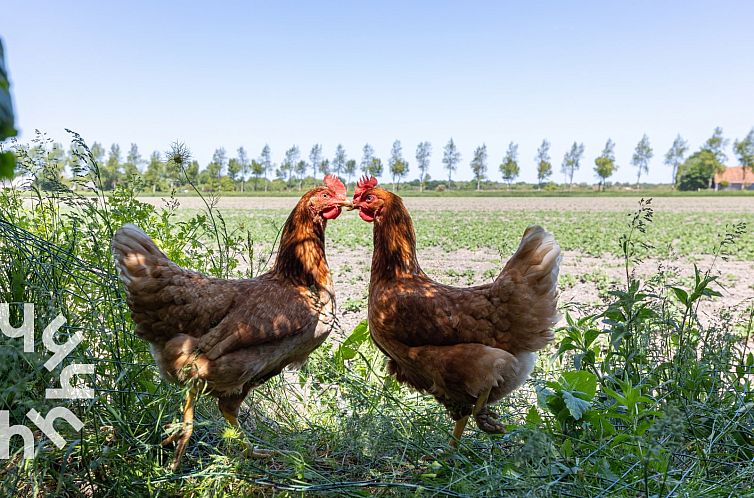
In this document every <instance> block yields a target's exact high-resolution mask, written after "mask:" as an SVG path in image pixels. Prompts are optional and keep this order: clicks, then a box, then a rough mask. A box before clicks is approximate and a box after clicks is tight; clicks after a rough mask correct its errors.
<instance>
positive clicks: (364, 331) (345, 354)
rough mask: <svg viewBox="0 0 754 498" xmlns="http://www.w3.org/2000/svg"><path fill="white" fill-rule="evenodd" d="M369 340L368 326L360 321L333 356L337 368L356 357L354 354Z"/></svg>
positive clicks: (365, 322)
mask: <svg viewBox="0 0 754 498" xmlns="http://www.w3.org/2000/svg"><path fill="white" fill-rule="evenodd" d="M367 339H369V325H368V324H367V321H366V320H362V321H361V323H359V324H358V325H357V326H356V327H355V328H354V329H353V332H351V335H349V336H348V337H347V338H346V340H345V341H343V342H342V343H341V344H340V346H339V347H338V349H337V350H335V354H334V355H333V359H334V360H335V362H336V363H337V364H338V365H339V366H341V367H342V366H343V365H344V362H345V361H346V360H352V359H354V358H355V357H356V352H357V351H358V349H359V347H360V346H361V345H362V344H364V342H365V341H367Z"/></svg>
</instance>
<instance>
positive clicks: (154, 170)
mask: <svg viewBox="0 0 754 498" xmlns="http://www.w3.org/2000/svg"><path fill="white" fill-rule="evenodd" d="M164 177H165V167H164V164H163V163H162V161H161V160H160V153H159V152H157V151H154V152H152V155H151V156H149V162H147V169H146V171H145V172H144V180H145V181H146V182H147V184H149V185H151V186H152V192H153V193H154V192H157V189H159V190H160V191H162V189H163V188H164V185H163V179H164Z"/></svg>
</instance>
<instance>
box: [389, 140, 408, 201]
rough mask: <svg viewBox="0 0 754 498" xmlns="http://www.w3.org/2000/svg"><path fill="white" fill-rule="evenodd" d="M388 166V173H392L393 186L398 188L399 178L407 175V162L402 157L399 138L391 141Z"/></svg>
mask: <svg viewBox="0 0 754 498" xmlns="http://www.w3.org/2000/svg"><path fill="white" fill-rule="evenodd" d="M388 167H389V168H390V173H391V174H392V175H393V188H394V189H395V190H398V188H399V185H400V182H401V179H402V178H404V177H405V176H406V175H408V163H407V162H406V160H405V159H403V147H402V146H401V141H400V140H396V141H395V142H393V147H392V149H391V150H390V159H389V160H388ZM396 179H397V182H396Z"/></svg>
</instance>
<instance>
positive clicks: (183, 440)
mask: <svg viewBox="0 0 754 498" xmlns="http://www.w3.org/2000/svg"><path fill="white" fill-rule="evenodd" d="M196 397H197V393H196V389H195V388H192V389H189V391H188V393H187V394H186V404H185V405H184V407H183V424H182V425H181V429H180V430H178V431H176V432H175V433H173V434H171V435H170V436H168V437H166V438H165V439H164V440H163V441H162V443H161V444H162V446H167V445H168V444H170V443H173V442H175V441H178V446H177V447H176V449H175V456H174V457H173V463H172V464H171V465H170V470H172V471H173V472H175V471H176V470H178V466H179V465H180V464H181V457H182V456H183V452H184V451H186V445H187V444H188V442H189V439H191V434H192V433H193V432H194V404H195V403H196Z"/></svg>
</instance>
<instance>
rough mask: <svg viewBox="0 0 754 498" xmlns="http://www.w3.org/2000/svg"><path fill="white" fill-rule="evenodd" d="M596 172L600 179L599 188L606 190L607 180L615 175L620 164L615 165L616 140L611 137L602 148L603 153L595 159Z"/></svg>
mask: <svg viewBox="0 0 754 498" xmlns="http://www.w3.org/2000/svg"><path fill="white" fill-rule="evenodd" d="M594 164H595V166H594V172H595V173H596V174H597V178H599V179H600V183H599V188H600V190H602V191H604V190H605V181H606V180H607V179H608V178H610V177H611V176H613V173H615V170H616V169H618V166H616V165H615V142H613V141H612V140H611V139H609V138H608V139H607V142H606V143H605V148H604V149H602V153H601V154H600V155H599V156H597V158H596V159H595V160H594Z"/></svg>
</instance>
